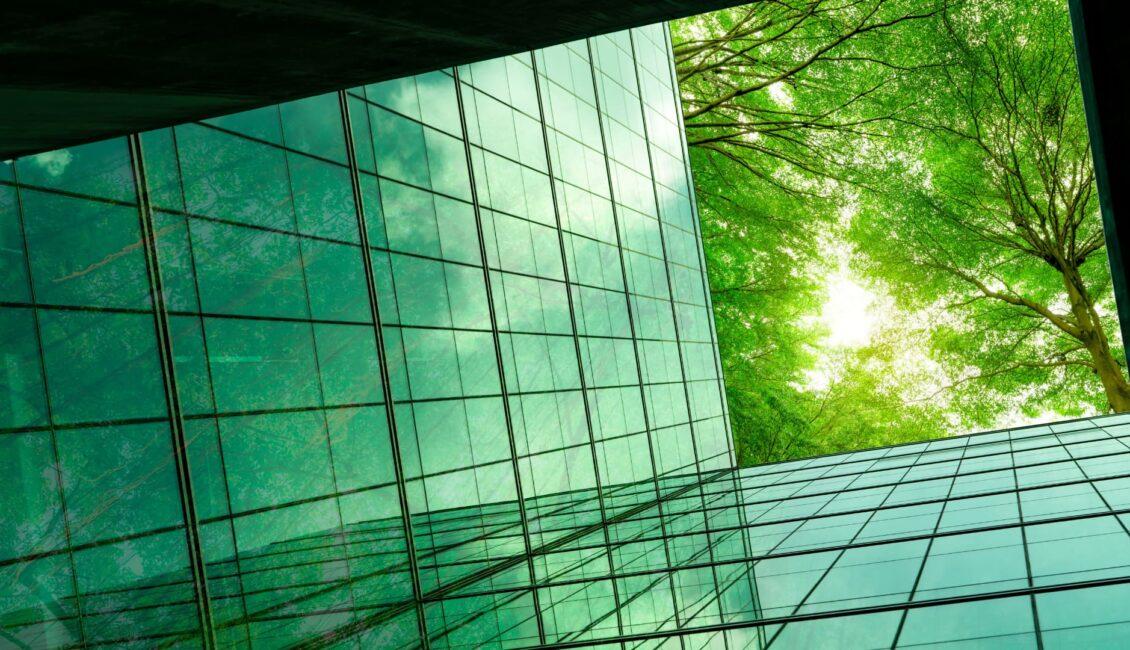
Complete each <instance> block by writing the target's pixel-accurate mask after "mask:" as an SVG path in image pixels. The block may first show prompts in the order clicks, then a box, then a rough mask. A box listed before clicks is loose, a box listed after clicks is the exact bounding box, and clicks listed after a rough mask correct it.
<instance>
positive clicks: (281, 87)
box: [0, 0, 740, 159]
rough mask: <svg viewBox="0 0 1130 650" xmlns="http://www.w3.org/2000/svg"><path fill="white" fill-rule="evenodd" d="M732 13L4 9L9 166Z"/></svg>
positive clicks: (575, 6)
mask: <svg viewBox="0 0 1130 650" xmlns="http://www.w3.org/2000/svg"><path fill="white" fill-rule="evenodd" d="M736 4H740V3H738V2H735V1H733V0H613V1H611V2H609V1H607V0H604V1H599V0H540V1H535V0H479V1H477V2H469V1H468V0H428V1H425V2H419V1H417V2H407V1H401V2H373V1H368V2H366V1H363V0H275V1H268V0H166V2H164V3H155V2H144V1H140V0H134V1H128V0H107V1H105V2H88V3H70V5H71V6H69V7H68V8H67V10H66V11H60V10H59V7H58V5H57V4H56V3H50V2H45V3H38V2H10V3H5V5H6V6H4V8H2V9H0V159H7V158H12V157H16V156H19V155H22V154H28V153H37V152H41V151H46V150H50V149H55V148H59V147H64V146H69V145H73V144H79V143H82V142H88V141H92V140H98V139H102V138H107V137H111V136H115V135H121V134H125V133H131V132H136V131H143V130H147V129H152V128H158V127H163V126H168V125H171V124H177V123H181V122H186V121H190V120H196V119H202V118H205V117H214V116H217V115H222V114H225V113H232V112H237V111H241V110H246V109H250V108H254V107H257V106H264V105H268V104H273V103H277V102H280V101H286V100H290V99H297V98H300V97H308V96H311V95H316V94H319V93H323V92H329V91H333V90H339V89H341V88H347V87H350V86H354V85H359V84H364V83H372V82H375V81H381V80H384V79H392V78H396V77H401V76H405V75H409V74H414V73H418V72H425V71H428V70H435V69H438V68H443V67H449V66H453V65H457V64H461V63H468V62H472V61H477V60H483V59H489V58H493V57H497V56H502V55H506V54H513V53H515V52H521V51H526V50H530V49H535V48H539V47H545V46H548V45H553V44H556V43H564V42H567V41H571V40H575V39H579V38H583V37H586V36H593V35H597V34H602V33H607V32H612V31H617V30H620V29H625V28H627V27H633V26H639V25H646V24H650V23H655V22H659V21H662V20H670V19H673V18H678V17H682V16H688V15H692V14H696V13H702V12H705V11H711V10H714V9H719V8H722V7H725V6H731V5H736Z"/></svg>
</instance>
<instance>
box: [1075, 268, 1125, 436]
mask: <svg viewBox="0 0 1130 650" xmlns="http://www.w3.org/2000/svg"><path fill="white" fill-rule="evenodd" d="M1064 266H1065V267H1066V268H1065V269H1064V270H1063V271H1062V273H1063V283H1064V286H1066V287H1067V297H1068V300H1069V302H1070V304H1071V313H1072V315H1073V316H1074V317H1075V321H1076V322H1077V323H1078V324H1079V336H1078V337H1077V338H1078V339H1079V342H1080V343H1082V344H1083V347H1085V348H1086V349H1087V352H1088V353H1089V354H1090V355H1091V363H1092V364H1093V365H1094V368H1095V374H1096V375H1098V376H1099V381H1101V382H1102V384H1103V390H1104V391H1105V392H1106V398H1107V402H1108V403H1109V404H1110V408H1111V410H1113V411H1114V412H1116V413H1122V412H1125V411H1130V382H1127V380H1126V376H1125V375H1124V374H1122V366H1120V365H1119V364H1118V361H1116V360H1115V358H1114V355H1113V354H1111V351H1110V343H1109V341H1108V340H1107V336H1106V332H1104V331H1103V326H1102V322H1101V321H1100V320H1099V314H1098V312H1097V311H1095V305H1094V301H1093V300H1091V296H1090V293H1089V292H1088V291H1087V288H1086V286H1085V285H1084V284H1083V278H1082V277H1081V276H1080V275H1079V271H1078V269H1076V268H1074V267H1070V266H1067V265H1066V264H1065V265H1064Z"/></svg>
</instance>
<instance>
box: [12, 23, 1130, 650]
mask: <svg viewBox="0 0 1130 650" xmlns="http://www.w3.org/2000/svg"><path fill="white" fill-rule="evenodd" d="M674 86H675V83H674V75H673V70H672V62H671V49H670V42H669V37H668V35H667V32H666V29H665V28H664V27H663V26H652V27H647V28H641V29H633V30H631V31H626V32H620V33H615V34H611V35H606V36H600V37H595V38H591V39H588V40H585V41H579V42H574V43H569V44H566V45H560V46H556V47H552V48H548V49H545V50H539V51H536V52H533V53H527V54H524V55H519V56H511V57H507V58H503V59H496V60H491V61H486V62H482V63H475V64H471V65H467V66H461V67H459V68H457V69H452V70H441V71H436V72H432V73H429V74H423V75H419V76H416V77H411V78H405V79H398V80H395V81H389V82H383V83H379V84H373V85H369V86H364V87H358V88H352V89H349V90H346V91H342V92H338V93H333V94H329V95H323V96H319V97H313V98H310V99H306V100H301V101H296V102H291V103H287V104H283V105H280V106H272V107H269V108H263V109H258V110H254V111H250V112H247V113H242V114H237V115H230V116H226V117H220V118H215V119H209V120H205V121H203V122H199V123H192V124H184V125H180V126H176V127H174V128H169V129H165V130H161V131H154V132H147V133H143V134H139V135H135V136H130V137H128V138H121V139H116V140H109V141H105V142H99V143H94V144H88V145H84V146H80V147H73V148H70V149H64V150H59V151H53V152H49V153H44V154H40V155H37V156H31V157H26V158H22V159H19V160H16V161H14V163H11V164H8V163H5V164H3V165H0V341H2V346H0V476H2V477H3V479H2V480H3V481H4V484H3V487H2V488H0V647H15V648H25V647H32V648H55V647H74V646H88V647H97V646H106V647H128V646H132V647H177V648H180V647H184V648H195V647H202V646H203V647H208V648H211V647H222V648H227V647H254V648H274V647H301V648H315V647H318V648H321V647H326V648H369V647H420V646H423V647H436V648H448V647H465V648H472V647H484V646H485V647H507V648H517V647H537V646H547V645H555V646H564V647H607V648H656V647H665V648H705V647H718V648H735V649H736V648H767V647H773V648H813V647H851V648H891V647H920V646H929V647H943V646H947V645H948V646H950V647H962V648H964V647H977V646H984V647H993V648H997V647H1043V648H1050V647H1081V646H1090V647H1096V646H1102V645H1104V644H1105V645H1123V644H1126V643H1127V642H1128V639H1130V559H1127V558H1130V533H1128V532H1127V527H1126V526H1127V523H1128V522H1130V520H1128V519H1127V518H1126V515H1127V514H1130V509H1128V508H1130V446H1128V444H1127V443H1128V442H1130V438H1128V436H1130V418H1126V417H1109V418H1097V419H1093V420H1082V421H1078V422H1072V423H1062V424H1057V425H1052V426H1043V427H1031V428H1026V429H1018V430H1012V431H1000V432H992V433H986V434H979V435H973V436H965V437H957V438H952V439H947V440H941V441H935V442H930V443H922V444H916V445H908V446H901V447H893V448H886V449H876V450H870V451H863V452H855V453H851V454H844V455H840V456H831V457H824V458H816V459H809V460H805V461H797V462H790V463H785V464H777V465H766V466H760V467H753V468H746V469H740V470H739V469H734V457H733V451H732V445H731V438H730V433H729V430H728V425H727V416H726V405H725V401H724V397H723V391H722V378H721V374H720V370H719V368H720V364H719V361H718V357H717V346H716V342H715V338H714V327H713V324H712V320H711V309H710V303H709V294H708V292H707V291H706V283H705V277H704V274H703V268H704V264H703V258H702V244H701V238H700V236H699V233H698V220H697V216H696V214H695V206H694V200H693V192H692V189H691V183H690V174H689V171H688V166H687V155H686V148H685V142H684V141H683V135H682V134H683V131H682V122H681V118H680V115H679V110H678V102H677V96H676V90H675V87H674Z"/></svg>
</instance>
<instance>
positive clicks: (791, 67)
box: [673, 0, 1130, 462]
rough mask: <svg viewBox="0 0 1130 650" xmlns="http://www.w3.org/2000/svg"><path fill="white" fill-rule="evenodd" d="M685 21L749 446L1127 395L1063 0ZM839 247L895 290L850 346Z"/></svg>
mask: <svg viewBox="0 0 1130 650" xmlns="http://www.w3.org/2000/svg"><path fill="white" fill-rule="evenodd" d="M673 33H674V35H675V43H676V44H675V56H676V66H677V70H678V74H679V77H680V82H681V88H682V93H683V100H684V114H685V116H686V121H687V131H688V143H689V144H690V146H691V150H692V153H691V156H692V165H693V167H694V172H695V175H696V177H695V181H696V188H697V190H698V193H699V202H700V208H701V213H702V218H703V223H704V237H705V239H706V242H705V244H706V250H707V257H708V264H709V266H710V273H711V285H712V297H713V300H714V303H715V311H716V315H717V321H718V328H719V339H720V346H721V351H722V356H723V362H724V370H725V372H726V376H727V385H728V397H729V400H730V405H731V411H732V414H733V420H734V422H733V423H734V428H735V437H736V439H737V444H738V447H739V453H740V455H741V458H742V460H743V461H745V462H757V461H765V460H776V459H780V458H788V457H793V456H798V455H803V454H806V453H814V452H815V453H820V452H824V451H837V450H842V449H848V448H853V447H861V446H870V445H874V444H885V443H891V442H898V441H902V440H910V439H921V438H929V437H936V436H940V435H945V434H947V433H951V432H953V431H955V430H960V429H967V428H974V427H985V426H990V425H994V424H998V423H1000V421H1001V420H1002V418H1005V417H1006V416H1011V417H1016V416H1018V415H1019V416H1029V417H1033V416H1041V415H1042V416H1055V415H1075V414H1081V413H1085V412H1093V411H1095V410H1118V411H1123V410H1130V384H1128V383H1127V381H1126V376H1125V373H1124V371H1123V368H1122V367H1121V361H1122V359H1123V358H1124V356H1123V351H1122V348H1121V342H1120V341H1119V340H1118V328H1117V322H1116V320H1115V310H1114V306H1113V296H1112V293H1111V290H1110V277H1109V270H1108V267H1107V264H1106V260H1105V250H1104V248H1103V246H1104V240H1103V234H1102V229H1101V220H1100V219H1099V206H1098V200H1097V196H1096V194H1095V189H1094V174H1093V170H1092V168H1091V157H1090V149H1089V144H1088V140H1087V131H1086V124H1085V121H1084V118H1083V111H1082V102H1081V95H1080V89H1079V82H1078V75H1077V73H1076V70H1075V61H1074V52H1073V50H1072V43H1071V32H1070V23H1069V18H1068V15H1067V11H1066V7H1065V6H1064V5H1063V4H1062V3H1060V2H1058V1H1054V0H1022V1H1020V2H1013V3H998V2H991V1H989V0H964V1H956V0H955V1H953V2H944V1H940V2H922V1H918V2H900V1H899V0H870V1H867V0H845V1H841V2H825V1H821V0H810V1H804V2H795V3H790V2H758V3H754V4H752V5H748V6H746V7H741V8H737V9H732V10H728V11H723V12H717V13H715V14H709V15H706V16H701V17H696V18H692V19H688V20H686V21H682V22H680V23H678V24H676V25H675V26H674V29H673ZM836 251H839V254H836ZM844 251H847V255H846V256H847V258H848V259H849V260H850V262H849V263H848V264H847V266H848V267H849V268H850V271H851V273H852V275H853V277H855V278H857V280H858V281H859V282H863V283H865V284H866V285H867V286H868V287H869V288H871V289H872V290H873V291H874V292H875V293H876V294H877V295H880V296H883V297H884V301H883V304H884V305H885V308H884V309H883V310H882V313H881V314H879V317H878V321H877V323H876V324H875V327H874V328H873V332H872V335H871V337H870V339H869V341H868V342H867V344H866V345H864V346H861V347H857V348H851V349H838V348H830V347H829V346H828V345H827V339H826V338H825V335H826V334H827V332H826V331H823V330H822V328H821V326H820V324H819V322H818V319H815V318H814V316H815V315H816V314H818V313H819V311H820V308H821V305H822V304H823V303H824V301H825V300H826V299H827V295H826V292H827V287H828V283H827V281H826V280H827V278H829V277H830V276H832V275H834V274H835V273H836V270H837V265H839V266H843V265H844V262H843V258H844V255H843V252H844ZM814 372H816V373H817V374H819V375H821V377H822V381H818V382H814V381H812V376H813V373H814Z"/></svg>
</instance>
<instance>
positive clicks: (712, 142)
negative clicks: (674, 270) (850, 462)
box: [673, 0, 946, 463]
mask: <svg viewBox="0 0 1130 650" xmlns="http://www.w3.org/2000/svg"><path fill="white" fill-rule="evenodd" d="M945 6H946V5H945V3H944V2H941V1H938V2H935V3H923V2H921V1H914V2H910V1H903V0H871V1H867V2H861V1H856V0H850V1H846V2H845V1H841V2H829V1H825V0H819V1H807V2H798V3H788V2H758V3H755V4H753V5H749V6H747V7H741V8H737V9H731V10H726V11H721V12H716V13H714V14H707V15H703V16H698V17H694V18H690V19H687V20H684V21H681V22H679V23H677V24H675V25H673V35H674V39H675V44H674V51H675V59H676V70H677V73H678V76H679V79H680V89H681V92H682V97H683V104H684V111H685V115H686V123H687V131H688V143H689V145H690V149H691V159H692V166H693V168H694V173H695V184H696V194H697V196H698V202H699V207H700V213H701V217H702V221H703V236H704V240H705V243H706V246H705V248H706V254H707V266H708V269H709V276H710V281H711V296H712V299H713V302H714V307H715V314H716V323H717V327H718V334H719V346H720V352H721V356H722V359H723V365H724V372H725V374H726V384H727V399H728V401H729V404H730V413H731V419H732V424H733V428H734V431H735V443H736V446H737V450H738V455H739V459H740V461H741V462H743V463H751V462H764V461H768V460H776V459H780V458H786V457H794V456H797V455H804V454H809V455H811V454H813V453H823V452H826V451H833V450H835V447H834V446H829V445H828V444H827V443H829V442H830V441H839V443H838V444H847V441H848V440H849V439H852V440H855V444H866V442H867V441H870V442H871V444H880V443H883V442H894V441H897V440H895V439H894V438H892V436H893V435H894V434H893V433H891V432H893V431H895V430H897V429H898V427H893V426H889V425H890V424H891V423H892V422H893V421H895V420H898V421H905V422H934V421H935V420H934V419H932V418H928V417H917V418H916V417H915V416H914V414H913V410H914V408H912V409H910V411H911V412H907V413H904V412H901V411H899V410H898V409H893V408H887V409H885V410H883V413H884V414H883V416H882V418H885V420H884V423H883V424H882V425H880V426H878V427H875V426H867V425H865V423H864V420H866V419H867V418H864V417H861V416H857V415H854V413H855V412H856V411H862V410H867V411H868V412H869V413H871V417H872V419H875V418H879V417H880V415H879V410H880V409H879V408H878V406H879V405H880V404H884V405H885V404H886V402H884V400H883V399H880V398H879V397H878V395H877V394H876V392H875V389H877V387H878V386H879V383H880V382H878V381H876V380H874V379H875V378H874V377H871V378H870V380H869V378H866V377H863V376H862V375H859V374H858V373H860V372H862V369H863V368H864V364H857V365H856V366H854V367H856V368H857V370H858V372H857V374H856V375H852V376H850V377H848V376H845V377H843V378H842V379H841V380H840V381H837V382H836V383H835V384H834V385H832V386H829V387H828V388H827V389H825V390H822V391H814V390H812V389H811V388H810V387H808V386H806V373H807V371H808V370H809V369H811V368H812V367H814V366H815V365H816V364H818V363H819V362H820V359H819V357H820V356H821V354H822V353H821V351H820V341H821V338H822V337H823V335H824V332H822V331H821V330H820V328H819V327H816V326H814V325H813V324H812V323H811V322H810V321H811V318H812V316H813V314H815V313H818V312H819V310H820V306H821V304H822V302H823V299H824V287H823V285H822V281H821V278H823V277H824V276H826V275H828V274H829V273H831V271H832V268H831V261H830V260H829V259H827V257H826V256H825V255H824V252H825V251H824V250H823V246H824V243H825V240H826V238H827V235H828V233H829V232H833V231H837V230H838V229H840V228H841V227H842V225H841V224H840V223H839V217H838V215H839V206H840V204H842V203H843V202H844V200H845V199H844V194H845V192H844V187H845V186H854V185H855V184H857V183H861V182H863V179H862V178H861V177H860V176H859V175H857V174H855V173H854V170H855V167H854V166H852V164H851V161H852V159H853V156H854V155H855V152H856V151H857V150H858V144H859V141H860V139H861V138H863V137H868V138H869V137H872V135H873V134H874V133H875V129H876V127H877V126H878V125H879V124H881V122H883V121H884V120H887V119H889V118H890V117H891V116H893V115H897V114H899V113H900V112H902V111H904V110H907V109H908V107H909V106H911V105H913V100H911V101H908V100H907V98H906V97H902V96H899V95H898V94H897V93H895V92H893V91H895V90H897V88H898V87H899V86H898V83H897V82H898V79H899V78H900V77H901V76H904V75H906V74H908V73H909V72H910V71H912V70H914V69H916V68H917V67H920V66H929V65H932V63H930V62H929V61H928V59H926V58H925V57H918V56H916V55H915V56H907V55H906V53H908V52H911V53H917V52H918V51H919V48H918V47H916V46H915V45H914V40H915V39H916V38H918V35H917V33H915V32H911V31H909V30H906V29H905V27H907V26H910V25H914V24H917V23H922V22H927V21H933V20H936V19H937V17H938V16H939V15H940V12H941V10H942V9H943V8H944V7H945ZM898 43H901V44H902V45H900V46H898V47H895V44H898ZM888 53H890V54H893V56H891V55H888ZM867 367H874V364H870V365H869V366H867ZM849 387H850V390H849ZM866 387H871V389H872V390H871V391H870V392H868V391H866V390H865V388H866ZM887 398H891V396H890V395H889V394H888V395H887ZM890 404H891V405H898V404H901V402H900V401H899V400H897V399H891V400H890ZM921 408H926V407H924V406H923V407H921ZM880 429H883V430H885V431H887V433H885V434H879V433H878V431H879V430H880ZM902 430H904V431H907V432H908V434H910V433H917V435H919V436H920V437H933V436H937V435H941V432H942V429H941V428H940V427H935V428H933V429H930V430H928V431H927V430H925V429H923V428H920V427H917V426H906V427H903V428H902Z"/></svg>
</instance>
